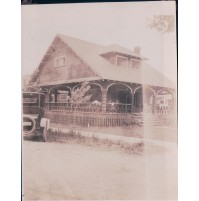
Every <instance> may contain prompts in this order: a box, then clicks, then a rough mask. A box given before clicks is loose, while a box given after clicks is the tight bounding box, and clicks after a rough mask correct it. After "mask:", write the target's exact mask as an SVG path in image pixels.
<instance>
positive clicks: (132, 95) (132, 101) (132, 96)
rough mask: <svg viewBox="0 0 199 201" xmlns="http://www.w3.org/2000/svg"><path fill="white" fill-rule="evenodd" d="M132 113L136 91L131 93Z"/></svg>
mask: <svg viewBox="0 0 199 201" xmlns="http://www.w3.org/2000/svg"><path fill="white" fill-rule="evenodd" d="M131 99H132V100H131V113H132V114H133V113H134V92H132V94H131Z"/></svg>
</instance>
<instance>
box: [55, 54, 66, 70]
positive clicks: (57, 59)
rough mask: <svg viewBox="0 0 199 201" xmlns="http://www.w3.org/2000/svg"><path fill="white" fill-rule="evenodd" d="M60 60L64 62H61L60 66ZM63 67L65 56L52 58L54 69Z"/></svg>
mask: <svg viewBox="0 0 199 201" xmlns="http://www.w3.org/2000/svg"><path fill="white" fill-rule="evenodd" d="M61 59H64V62H63V64H62V65H60V60H61ZM57 62H58V63H57ZM65 65H66V56H59V57H56V58H54V67H55V68H59V67H63V66H65Z"/></svg>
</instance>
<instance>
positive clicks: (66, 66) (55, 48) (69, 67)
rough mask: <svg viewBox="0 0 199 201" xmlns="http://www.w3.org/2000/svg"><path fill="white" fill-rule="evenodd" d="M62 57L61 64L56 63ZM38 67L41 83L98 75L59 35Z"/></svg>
mask: <svg viewBox="0 0 199 201" xmlns="http://www.w3.org/2000/svg"><path fill="white" fill-rule="evenodd" d="M60 59H62V60H63V61H62V63H63V64H62V65H61V66H59V65H57V64H56V61H59V60H60ZM58 63H59V62H58ZM55 64H56V65H55ZM38 69H39V73H38V76H37V79H38V80H39V84H40V85H41V84H46V83H49V82H57V81H59V82H62V81H63V82H65V81H68V80H73V79H79V78H89V77H98V75H97V73H96V72H95V71H93V70H92V69H90V67H89V65H87V64H86V63H85V62H84V61H83V60H82V59H81V58H80V57H78V55H76V53H75V52H74V51H73V49H71V48H70V47H69V46H67V44H66V43H64V42H63V41H62V40H60V38H58V37H55V39H54V40H53V42H52V44H51V46H50V47H49V49H48V50H47V52H46V54H45V55H44V57H43V59H42V62H41V63H40V66H39V68H38Z"/></svg>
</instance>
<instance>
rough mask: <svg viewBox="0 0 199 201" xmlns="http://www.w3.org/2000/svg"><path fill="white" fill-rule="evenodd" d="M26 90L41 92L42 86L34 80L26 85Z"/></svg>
mask: <svg viewBox="0 0 199 201" xmlns="http://www.w3.org/2000/svg"><path fill="white" fill-rule="evenodd" d="M23 90H24V91H28V92H40V91H41V88H40V87H39V86H38V83H37V82H32V81H29V82H28V83H27V84H26V85H25V86H24V89H23Z"/></svg>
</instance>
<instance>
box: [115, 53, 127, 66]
mask: <svg viewBox="0 0 199 201" xmlns="http://www.w3.org/2000/svg"><path fill="white" fill-rule="evenodd" d="M116 64H117V65H119V66H128V58H127V57H123V56H119V55H116Z"/></svg>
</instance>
